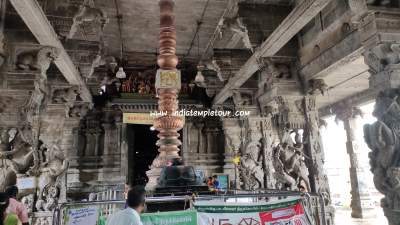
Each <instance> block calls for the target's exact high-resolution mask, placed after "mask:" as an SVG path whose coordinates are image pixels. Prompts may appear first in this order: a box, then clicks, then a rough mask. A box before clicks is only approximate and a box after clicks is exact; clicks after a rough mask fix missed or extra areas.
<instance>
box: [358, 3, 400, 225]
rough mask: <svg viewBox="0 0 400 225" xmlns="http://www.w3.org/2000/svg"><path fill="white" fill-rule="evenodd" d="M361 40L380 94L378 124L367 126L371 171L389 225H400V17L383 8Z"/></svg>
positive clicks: (363, 27) (364, 26)
mask: <svg viewBox="0 0 400 225" xmlns="http://www.w3.org/2000/svg"><path fill="white" fill-rule="evenodd" d="M360 37H361V38H362V42H363V45H364V49H365V53H364V60H365V63H366V64H367V65H368V66H369V68H370V73H371V76H370V79H369V80H370V90H371V92H373V93H376V92H378V91H379V93H378V94H377V98H376V104H375V110H374V112H373V115H374V116H375V117H376V118H377V120H378V121H377V122H375V123H374V124H372V125H369V124H367V125H365V126H364V137H365V141H366V142H367V144H368V147H369V148H370V149H371V152H370V153H369V158H370V164H371V171H372V173H373V174H374V177H373V178H374V183H375V187H376V189H377V190H378V191H379V192H381V193H382V194H383V195H384V196H385V197H384V198H383V199H382V200H381V206H382V208H383V211H384V213H385V216H386V217H387V218H388V221H389V225H400V189H399V187H400V157H399V155H400V146H399V143H398V139H399V138H400V132H399V127H400V116H399V115H400V102H399V99H400V89H399V88H400V44H399V43H400V15H399V14H397V13H396V14H393V13H392V12H391V11H388V10H387V9H385V8H383V7H382V8H378V9H377V10H374V11H373V12H371V13H369V14H368V15H366V16H365V17H363V18H362V22H361V24H360Z"/></svg>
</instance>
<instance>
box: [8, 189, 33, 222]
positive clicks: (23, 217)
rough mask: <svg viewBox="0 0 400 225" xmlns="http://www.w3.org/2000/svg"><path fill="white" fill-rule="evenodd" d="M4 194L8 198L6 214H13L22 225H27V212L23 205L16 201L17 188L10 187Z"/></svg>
mask: <svg viewBox="0 0 400 225" xmlns="http://www.w3.org/2000/svg"><path fill="white" fill-rule="evenodd" d="M6 194H7V195H8V197H9V202H10V203H9V205H8V208H7V213H13V214H15V215H17V216H18V219H19V220H20V221H21V223H22V225H29V217H28V210H27V209H26V207H25V205H24V204H22V203H21V202H19V201H18V200H17V195H18V187H17V186H10V187H8V188H7V189H6Z"/></svg>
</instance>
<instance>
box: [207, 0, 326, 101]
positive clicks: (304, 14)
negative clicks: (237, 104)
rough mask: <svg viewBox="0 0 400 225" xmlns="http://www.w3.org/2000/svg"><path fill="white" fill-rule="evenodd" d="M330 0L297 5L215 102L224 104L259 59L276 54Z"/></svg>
mask: <svg viewBox="0 0 400 225" xmlns="http://www.w3.org/2000/svg"><path fill="white" fill-rule="evenodd" d="M329 2H330V0H306V1H303V2H302V3H300V4H299V5H297V6H296V7H295V8H294V9H293V10H292V12H291V13H290V14H289V15H288V16H287V17H286V19H284V20H283V21H282V23H281V24H280V25H279V26H278V27H277V28H276V29H275V30H274V32H273V33H272V34H271V35H270V36H269V37H268V39H267V40H265V41H264V42H263V43H262V44H261V46H260V47H259V48H257V49H256V51H255V52H254V54H253V55H252V56H251V57H250V58H249V59H248V60H247V62H246V63H245V64H244V65H243V66H242V68H241V69H240V70H239V71H238V72H237V73H236V74H235V76H233V77H232V78H231V79H229V82H228V83H227V84H226V85H225V87H224V88H223V89H222V90H221V91H220V92H219V93H218V94H217V96H215V99H214V104H222V103H223V102H224V101H225V100H226V99H227V98H229V97H230V96H231V95H232V91H231V90H232V89H236V88H239V87H240V86H242V85H243V84H244V83H245V82H246V81H247V80H248V79H249V78H250V77H251V76H252V75H253V74H254V73H255V72H257V71H258V69H259V64H258V61H259V60H260V58H262V57H271V56H274V55H275V54H276V53H277V52H278V51H279V50H280V49H281V48H282V47H283V46H285V45H286V44H287V43H288V42H289V41H290V39H292V38H293V37H294V36H295V35H296V34H297V33H298V32H299V31H300V30H301V29H303V27H304V26H305V25H307V23H308V22H310V21H311V20H312V19H313V18H314V17H315V16H316V15H317V14H318V13H319V12H320V11H321V10H322V9H323V8H324V7H325V6H326V5H328V3H329Z"/></svg>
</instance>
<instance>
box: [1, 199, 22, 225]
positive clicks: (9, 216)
mask: <svg viewBox="0 0 400 225" xmlns="http://www.w3.org/2000/svg"><path fill="white" fill-rule="evenodd" d="M9 203H10V201H9V197H8V195H7V194H6V193H5V192H0V225H17V224H18V222H19V221H18V217H17V215H15V214H13V213H7V208H8V205H9Z"/></svg>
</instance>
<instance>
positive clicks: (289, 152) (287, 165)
mask: <svg viewBox="0 0 400 225" xmlns="http://www.w3.org/2000/svg"><path fill="white" fill-rule="evenodd" d="M292 133H295V136H294V140H295V141H293V140H292V137H291V134H292ZM275 151H278V152H279V153H275V154H279V160H280V161H281V162H282V164H283V166H284V172H285V173H286V174H287V175H290V176H291V177H292V178H294V179H295V180H296V181H297V186H300V185H302V186H305V187H304V188H305V189H306V190H308V191H309V190H310V181H309V178H308V175H309V172H308V168H307V166H306V164H305V161H304V157H305V156H304V154H303V144H302V141H301V135H300V134H299V131H298V130H293V131H290V130H288V129H286V130H285V132H284V134H283V137H282V142H281V143H280V144H279V145H278V146H277V147H276V148H275ZM275 166H278V167H279V166H280V165H278V164H276V165H275ZM275 170H280V168H275ZM279 173H280V174H277V175H279V176H281V177H282V176H283V177H285V175H282V171H279ZM285 179H287V178H285ZM292 188H293V187H292Z"/></svg>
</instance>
